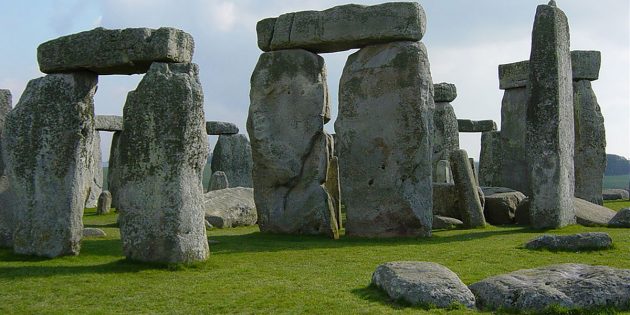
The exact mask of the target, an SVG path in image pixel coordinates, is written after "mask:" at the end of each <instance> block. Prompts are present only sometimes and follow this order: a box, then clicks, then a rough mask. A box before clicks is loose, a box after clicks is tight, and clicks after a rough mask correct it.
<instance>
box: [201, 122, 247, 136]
mask: <svg viewBox="0 0 630 315" xmlns="http://www.w3.org/2000/svg"><path fill="white" fill-rule="evenodd" d="M238 132H239V130H238V127H237V126H236V125H235V124H233V123H230V122H225V121H206V133H208V135H214V136H217V135H234V134H237V133H238Z"/></svg>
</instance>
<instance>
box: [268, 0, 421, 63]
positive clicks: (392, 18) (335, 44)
mask: <svg viewBox="0 0 630 315" xmlns="http://www.w3.org/2000/svg"><path fill="white" fill-rule="evenodd" d="M425 30H426V17H425V14H424V10H423V9H422V7H421V6H420V5H419V4H418V3H413V2H393V3H384V4H380V5H373V6H363V5H356V4H348V5H341V6H336V7H333V8H330V9H328V10H324V11H301V12H295V13H287V14H283V15H281V16H279V17H278V18H270V19H264V20H262V21H260V22H258V24H257V25H256V32H257V33H258V47H259V48H260V49H261V50H263V51H271V50H284V49H295V48H302V49H306V50H309V51H312V52H316V53H320V52H336V51H342V50H348V49H352V48H362V47H365V46H368V45H375V44H382V43H387V42H395V41H412V42H417V41H419V40H421V39H422V36H423V35H424V32H425Z"/></svg>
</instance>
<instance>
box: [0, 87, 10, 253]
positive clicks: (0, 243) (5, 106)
mask: <svg viewBox="0 0 630 315" xmlns="http://www.w3.org/2000/svg"><path fill="white" fill-rule="evenodd" d="M12 107H13V101H12V97H11V91H9V90H1V89H0V247H13V205H12V204H11V202H12V201H13V198H11V192H10V190H9V188H10V187H9V180H8V178H7V176H6V172H5V170H6V167H5V164H4V159H3V157H2V139H3V137H4V136H3V130H4V122H5V117H6V115H7V113H8V112H9V111H10V110H11V108H12Z"/></svg>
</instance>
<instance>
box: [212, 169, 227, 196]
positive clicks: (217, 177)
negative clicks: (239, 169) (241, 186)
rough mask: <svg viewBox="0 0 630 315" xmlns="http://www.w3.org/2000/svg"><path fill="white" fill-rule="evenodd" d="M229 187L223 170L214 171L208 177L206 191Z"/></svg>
mask: <svg viewBox="0 0 630 315" xmlns="http://www.w3.org/2000/svg"><path fill="white" fill-rule="evenodd" d="M229 187H230V182H229V181H228V178H227V176H226V175H225V173H224V172H221V171H216V172H214V173H212V176H211V177H210V185H209V187H208V191H213V190H220V189H226V188H229Z"/></svg>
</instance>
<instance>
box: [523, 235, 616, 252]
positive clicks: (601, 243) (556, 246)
mask: <svg viewBox="0 0 630 315" xmlns="http://www.w3.org/2000/svg"><path fill="white" fill-rule="evenodd" d="M611 246H612V238H610V235H608V233H604V232H586V233H579V234H571V235H552V234H544V235H541V236H539V237H537V238H535V239H533V240H531V241H529V242H527V244H525V248H527V249H548V250H554V251H555V250H558V251H580V250H597V249H606V248H610V247H611Z"/></svg>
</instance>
